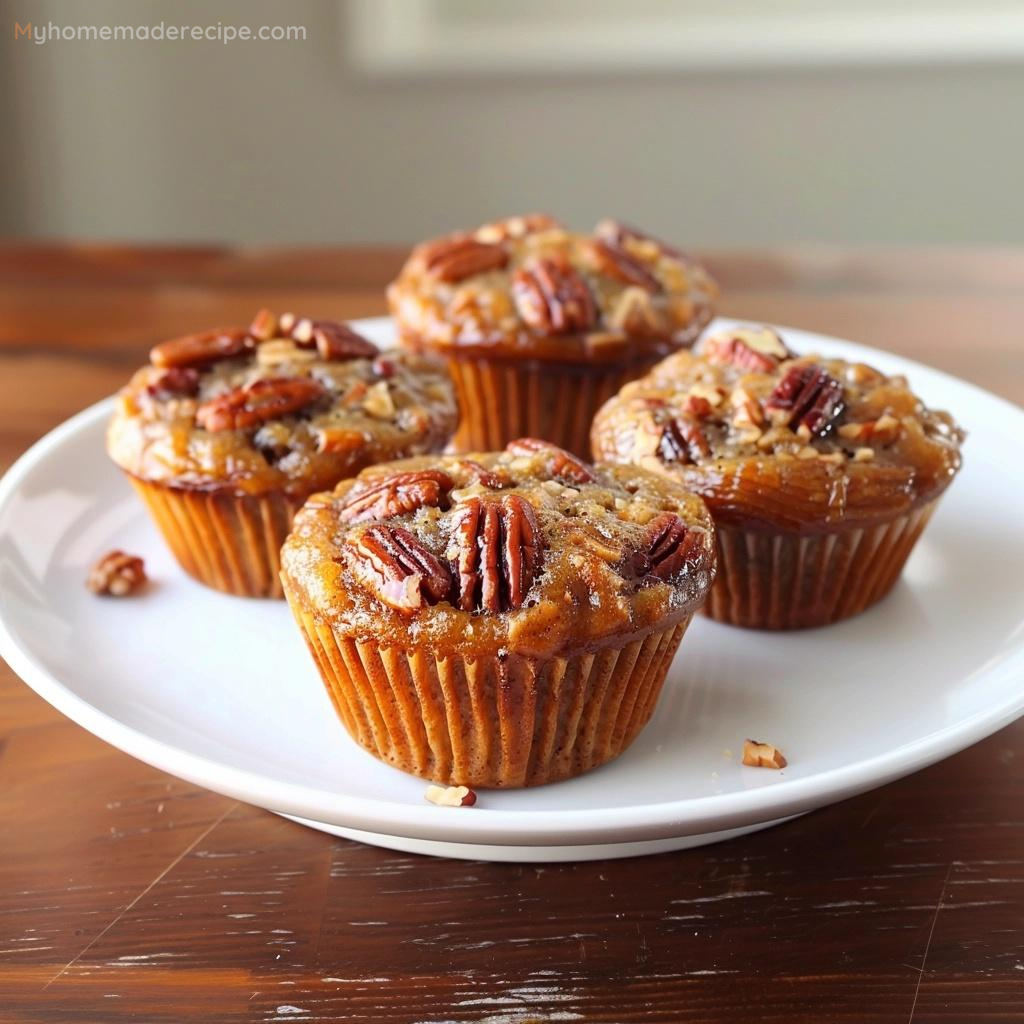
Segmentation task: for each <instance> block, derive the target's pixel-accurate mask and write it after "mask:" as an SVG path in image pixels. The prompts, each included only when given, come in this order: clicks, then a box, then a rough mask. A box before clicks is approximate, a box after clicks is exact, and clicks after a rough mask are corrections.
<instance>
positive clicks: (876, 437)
mask: <svg viewBox="0 0 1024 1024" xmlns="http://www.w3.org/2000/svg"><path fill="white" fill-rule="evenodd" d="M900 429H901V427H900V421H899V420H898V419H896V417H895V416H890V415H889V414H888V413H885V414H883V415H882V416H879V417H878V419H877V420H870V421H868V422H866V423H844V424H843V425H842V426H841V427H840V428H839V436H840V437H842V438H844V439H845V440H847V441H857V442H859V443H861V444H863V443H865V442H871V443H873V444H889V443H890V442H892V441H895V440H896V438H897V437H899V436H900Z"/></svg>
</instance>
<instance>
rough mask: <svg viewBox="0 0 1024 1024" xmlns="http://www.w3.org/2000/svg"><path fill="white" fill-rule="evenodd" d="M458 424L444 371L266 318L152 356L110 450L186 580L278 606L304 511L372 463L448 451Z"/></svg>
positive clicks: (321, 327) (330, 332)
mask: <svg viewBox="0 0 1024 1024" xmlns="http://www.w3.org/2000/svg"><path fill="white" fill-rule="evenodd" d="M457 418H458V416H457V410H456V405H455V397H454V392H453V390H452V386H451V382H450V381H449V380H448V378H447V376H446V374H445V372H444V367H443V366H442V365H441V364H439V363H434V362H431V361H430V360H427V359H424V358H422V357H419V356H416V355H410V354H407V353H403V352H387V353H383V354H382V353H379V352H378V351H377V348H376V346H375V345H373V344H372V343H371V342H369V341H367V339H365V338H363V337H361V336H360V335H359V334H357V333H356V332H355V331H353V330H352V329H351V328H350V327H348V326H346V325H345V324H340V323H334V322H331V321H324V320H311V319H308V318H304V317H297V316H295V315H294V314H291V313H285V314H283V315H282V316H281V317H277V316H275V315H274V314H273V313H270V312H269V311H267V310H263V311H261V312H260V313H259V314H257V316H256V318H255V320H254V321H253V323H252V324H251V325H250V326H249V327H248V328H229V329H226V330H214V331H207V332H205V333H202V334H193V335H189V336H187V337H184V338H175V339H174V340H172V341H165V342H163V343H162V344H160V345H157V346H156V347H155V348H154V349H153V350H152V352H151V353H150V365H149V366H146V367H143V368H142V369H141V370H139V371H138V372H137V373H136V374H135V375H134V376H133V377H132V379H131V381H130V382H129V383H128V385H127V386H126V387H125V388H124V389H123V390H122V391H121V394H120V396H119V399H118V405H117V411H116V413H115V414H114V418H113V420H112V422H111V424H110V427H109V430H108V433H107V450H108V452H109V453H110V456H111V458H112V459H113V460H114V462H116V463H117V464H118V466H120V467H121V469H122V470H124V472H125V473H126V474H127V475H128V478H129V480H130V481H131V482H132V484H133V485H134V487H135V489H136V490H137V491H138V493H139V494H140V495H141V496H142V498H143V500H144V501H145V502H146V505H147V506H148V508H149V511H150V512H151V514H152V516H153V518H154V520H155V521H156V524H157V526H158V527H159V528H160V530H161V532H162V533H163V535H164V538H165V540H166V541H167V543H168V545H169V546H170V548H171V550H172V551H173V553H174V555H175V557H176V558H177V559H178V561H179V562H180V563H181V565H182V567H183V568H184V569H185V570H186V572H188V573H190V574H191V575H192V576H194V577H195V578H196V579H197V580H199V581H200V582H201V583H205V584H206V585H207V586H210V587H214V588H216V589H217V590H223V591H225V592H227V593H229V594H239V595H244V596H249V597H280V596H281V583H280V578H279V568H280V563H279V552H280V548H281V544H283V543H284V538H285V536H286V535H287V533H288V529H289V527H290V525H291V520H292V517H293V516H294V514H295V512H296V510H297V509H298V508H299V506H300V505H301V504H302V503H303V501H305V499H306V498H307V497H308V496H309V495H310V494H312V493H313V492H314V491H319V490H323V489H324V488H325V487H333V486H334V485H335V484H336V483H337V482H338V481H339V480H341V479H344V478H345V477H347V476H351V475H352V474H353V473H356V472H358V471H359V470H360V469H362V468H363V467H364V466H367V465H370V464H371V463H374V462H381V461H384V460H386V459H392V458H395V457H398V456H403V455H413V454H417V453H421V452H429V451H437V450H439V449H440V448H442V447H443V446H444V444H445V442H446V441H447V440H448V438H449V436H450V435H451V433H452V431H453V430H454V429H455V424H456V421H457Z"/></svg>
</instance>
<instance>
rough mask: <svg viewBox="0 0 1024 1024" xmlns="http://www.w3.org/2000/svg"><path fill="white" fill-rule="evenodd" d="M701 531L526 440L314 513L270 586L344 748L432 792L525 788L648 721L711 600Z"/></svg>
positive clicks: (589, 763)
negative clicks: (285, 608)
mask: <svg viewBox="0 0 1024 1024" xmlns="http://www.w3.org/2000/svg"><path fill="white" fill-rule="evenodd" d="M712 529H713V528H712V524H711V518H710V516H709V514H708V512H707V509H706V508H705V506H704V503H703V502H702V501H701V500H700V499H699V498H697V497H694V496H693V495H691V494H689V493H687V492H686V491H685V490H684V489H683V488H682V487H680V486H679V485H678V484H676V483H675V482H673V481H671V480H669V479H667V478H666V477H664V476H658V475H655V474H652V473H648V472H647V471H646V470H643V469H639V468H637V467H634V466H610V467H604V466H599V467H596V468H595V467H593V466H590V465H587V464H586V463H583V462H581V461H579V460H578V459H576V458H575V457H574V456H573V455H571V454H570V453H569V452H567V451H564V450H563V449H561V448H556V447H555V446H553V445H550V444H547V443H546V442H544V441H538V440H535V439H531V438H525V439H520V440H517V441H515V442H513V443H512V444H510V445H509V446H508V448H507V449H506V450H505V451H503V452H490V453H486V454H480V453H474V454H472V455H470V456H468V457H465V458H463V457H459V456H456V455H448V456H442V457H434V458H431V457H421V458H415V459H407V460H405V461H401V462H394V463H391V464H390V465H385V466H374V467H372V468H370V469H367V470H364V471H363V472H362V473H360V474H359V476H358V477H356V478H355V479H354V480H346V481H344V482H343V483H341V484H339V485H338V487H337V488H336V489H335V490H334V491H333V492H332V493H325V494H318V495H314V496H313V497H312V498H310V500H309V501H308V502H307V503H306V505H305V507H304V508H303V509H302V511H300V512H299V514H298V516H297V517H296V520H295V526H294V529H293V531H292V533H291V535H290V536H289V538H288V540H287V541H286V543H285V546H284V549H283V551H282V554H281V562H282V572H281V575H282V579H283V582H284V590H285V595H286V596H287V598H288V601H289V603H290V605H291V608H292V611H293V612H294V614H295V618H296V621H297V622H298V624H299V627H300V629H301V631H302V633H303V635H304V636H305V638H306V643H307V644H308V646H309V649H310V651H311V653H312V655H313V660H314V661H315V662H316V665H317V668H318V669H319V671H320V674H321V676H322V677H323V681H324V683H325V684H326V686H327V690H328V692H329V694H330V696H331V699H332V701H333V703H334V706H335V708H336V710H337V713H338V715H339V717H340V718H341V720H342V722H343V723H344V725H345V728H346V729H347V730H348V732H349V733H350V734H351V736H352V737H353V739H355V740H356V742H358V743H359V744H360V745H361V746H363V747H364V748H366V749H367V750H368V751H369V752H370V753H372V754H373V755H375V756H376V757H378V758H380V759H381V760H382V761H385V762H387V763H388V764H391V765H394V766H395V767H396V768H400V769H402V770H403V771H406V772H410V773H411V774H413V775H418V776H420V777H422V778H425V779H430V780H431V781H433V782H439V783H445V784H449V785H466V786H477V787H519V786H535V785H540V784H541V783H546V782H554V781H556V780H558V779H565V778H569V777H570V776H574V775H579V774H580V773H582V772H585V771H589V770H590V769H591V768H595V767H597V766H598V765H601V764H604V763H605V762H606V761H609V760H611V759H612V758H614V757H616V756H618V755H619V754H620V753H621V752H622V751H623V750H625V749H626V747H628V746H629V744H630V743H631V742H632V741H633V740H634V739H635V737H636V736H637V734H638V733H639V732H640V730H641V729H642V728H643V726H644V725H645V724H646V722H647V721H648V720H649V719H650V717H651V714H652V712H653V710H654V705H655V702H656V701H657V699H658V694H659V693H660V691H661V687H662V684H663V682H664V680H665V674H666V672H667V671H668V667H669V664H670V663H671V661H672V658H673V656H674V655H675V652H676V648H677V647H678V646H679V642H680V640H681V639H682V637H683V633H684V632H685V631H686V627H687V626H688V625H689V623H690V620H691V618H692V617H693V614H694V612H695V611H696V609H697V608H698V607H699V606H700V604H701V603H702V602H703V600H704V598H705V596H706V594H707V591H708V588H709V587H710V585H711V580H712V578H713V575H714V535H713V532H712Z"/></svg>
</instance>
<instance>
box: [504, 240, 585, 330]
mask: <svg viewBox="0 0 1024 1024" xmlns="http://www.w3.org/2000/svg"><path fill="white" fill-rule="evenodd" d="M512 298H513V299H514V301H515V304H516V309H517V310H518V312H519V315H520V316H521V317H522V318H523V322H524V323H525V324H526V325H527V326H528V327H529V328H530V329H531V330H534V331H537V332H538V333H539V334H571V333H573V332H579V331H588V330H590V328H591V327H593V326H594V325H595V324H596V323H597V306H596V305H595V304H594V297H593V295H591V294H590V289H589V288H588V287H587V282H586V281H584V280H583V278H582V277H580V275H579V273H578V272H577V270H576V268H575V267H573V266H572V264H571V263H569V262H568V260H565V259H552V258H548V257H543V258H540V259H536V260H533V261H531V262H530V263H529V264H528V265H526V266H523V267H520V268H519V270H517V271H516V272H515V275H514V276H513V278H512Z"/></svg>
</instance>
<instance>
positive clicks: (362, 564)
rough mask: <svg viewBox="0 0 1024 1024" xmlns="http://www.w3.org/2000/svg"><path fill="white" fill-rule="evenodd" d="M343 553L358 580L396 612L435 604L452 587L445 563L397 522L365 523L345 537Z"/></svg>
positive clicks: (446, 594)
mask: <svg viewBox="0 0 1024 1024" xmlns="http://www.w3.org/2000/svg"><path fill="white" fill-rule="evenodd" d="M345 556H346V560H347V562H348V564H349V566H350V567H351V569H352V571H353V572H354V573H355V575H356V577H357V579H358V580H359V581H360V583H362V584H363V585H364V586H366V587H368V588H369V589H371V590H373V591H374V592H375V593H376V595H377V596H378V597H379V598H380V600H381V601H383V602H384V603H385V604H387V605H390V606H391V607H392V608H395V609H397V610H398V611H400V612H411V611H414V610H415V609H417V608H420V607H422V606H423V604H424V602H425V603H427V604H437V602H438V601H443V600H444V599H445V598H446V597H447V596H448V595H449V593H450V592H451V589H452V577H451V573H450V572H449V570H448V566H446V565H445V564H444V563H443V562H442V561H441V560H440V559H439V558H438V557H437V556H436V555H434V554H432V553H431V552H430V551H428V550H427V549H426V548H425V547H424V546H423V545H422V544H421V543H420V542H419V541H418V540H417V539H416V538H415V537H414V536H413V535H412V534H411V533H410V532H409V531H408V530H403V529H402V528H401V527H398V526H387V525H385V524H383V523H378V524H376V525H374V526H371V527H369V528H368V529H366V530H365V531H364V532H363V533H361V534H360V535H359V536H358V537H355V538H350V539H349V540H348V542H347V543H346V546H345Z"/></svg>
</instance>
